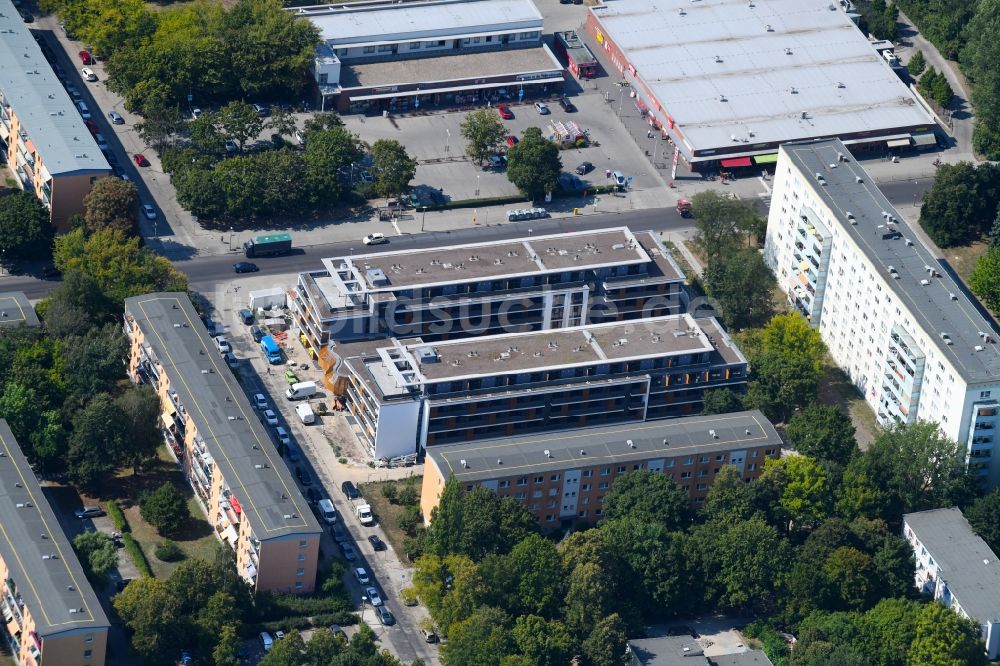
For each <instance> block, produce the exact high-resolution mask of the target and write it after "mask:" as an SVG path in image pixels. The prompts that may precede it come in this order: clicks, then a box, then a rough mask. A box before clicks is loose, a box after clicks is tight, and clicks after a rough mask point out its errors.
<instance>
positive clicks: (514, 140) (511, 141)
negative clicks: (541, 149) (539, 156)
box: [507, 134, 518, 148]
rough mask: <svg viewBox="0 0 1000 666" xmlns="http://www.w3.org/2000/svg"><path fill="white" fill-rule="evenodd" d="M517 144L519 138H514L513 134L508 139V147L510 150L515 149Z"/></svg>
mask: <svg viewBox="0 0 1000 666" xmlns="http://www.w3.org/2000/svg"><path fill="white" fill-rule="evenodd" d="M517 142H518V138H517V137H516V136H514V135H513V134H511V135H510V136H508V137H507V147H508V148H513V147H514V146H516V145H517Z"/></svg>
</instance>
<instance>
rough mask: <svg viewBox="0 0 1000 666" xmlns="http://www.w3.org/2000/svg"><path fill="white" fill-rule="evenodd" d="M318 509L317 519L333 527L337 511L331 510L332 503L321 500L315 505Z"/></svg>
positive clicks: (327, 500)
mask: <svg viewBox="0 0 1000 666" xmlns="http://www.w3.org/2000/svg"><path fill="white" fill-rule="evenodd" d="M316 506H317V507H318V508H319V517H320V518H322V519H323V522H325V523H326V524H327V525H333V524H334V523H335V522H337V510H336V509H334V508H333V502H331V501H330V500H329V499H321V500H320V501H319V503H318V504H317V505H316Z"/></svg>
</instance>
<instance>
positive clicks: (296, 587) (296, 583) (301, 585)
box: [295, 580, 305, 590]
mask: <svg viewBox="0 0 1000 666" xmlns="http://www.w3.org/2000/svg"><path fill="white" fill-rule="evenodd" d="M295 589H296V590H302V589H305V585H303V584H302V581H300V580H297V581H295Z"/></svg>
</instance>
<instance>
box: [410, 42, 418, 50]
mask: <svg viewBox="0 0 1000 666" xmlns="http://www.w3.org/2000/svg"><path fill="white" fill-rule="evenodd" d="M419 48H420V42H410V50H411V51H416V50H417V49H419Z"/></svg>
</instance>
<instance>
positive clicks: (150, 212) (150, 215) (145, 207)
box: [142, 204, 156, 220]
mask: <svg viewBox="0 0 1000 666" xmlns="http://www.w3.org/2000/svg"><path fill="white" fill-rule="evenodd" d="M142 214H143V215H145V216H146V219H147V220H155V219H156V209H155V208H153V207H152V206H150V205H149V204H142Z"/></svg>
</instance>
